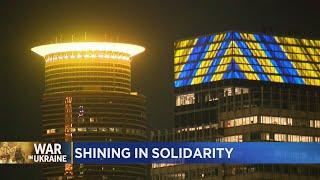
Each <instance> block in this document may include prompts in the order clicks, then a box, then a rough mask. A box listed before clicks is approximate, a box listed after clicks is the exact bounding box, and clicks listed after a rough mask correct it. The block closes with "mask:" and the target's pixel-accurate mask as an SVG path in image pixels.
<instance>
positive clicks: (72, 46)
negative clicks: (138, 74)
mask: <svg viewBox="0 0 320 180" xmlns="http://www.w3.org/2000/svg"><path fill="white" fill-rule="evenodd" d="M144 50H145V49H144V47H142V46H137V45H134V44H124V43H113V42H71V43H57V44H46V45H41V46H37V47H34V48H32V49H31V51H33V52H35V53H37V54H39V55H40V56H43V57H44V56H46V55H49V54H54V53H63V52H74V51H106V52H120V53H126V54H129V56H130V57H132V56H135V55H137V54H139V53H142V52H143V51H144Z"/></svg>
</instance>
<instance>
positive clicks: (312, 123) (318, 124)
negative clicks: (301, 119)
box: [310, 120, 320, 128]
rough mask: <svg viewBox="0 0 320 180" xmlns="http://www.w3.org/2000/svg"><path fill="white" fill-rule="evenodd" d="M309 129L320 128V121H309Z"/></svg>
mask: <svg viewBox="0 0 320 180" xmlns="http://www.w3.org/2000/svg"><path fill="white" fill-rule="evenodd" d="M310 127H314V128H320V120H310Z"/></svg>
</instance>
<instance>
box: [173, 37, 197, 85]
mask: <svg viewBox="0 0 320 180" xmlns="http://www.w3.org/2000/svg"><path fill="white" fill-rule="evenodd" d="M197 41H198V38H195V39H194V42H193V47H192V48H190V49H189V50H188V52H187V54H188V55H187V56H183V58H182V61H180V62H181V63H183V64H180V65H175V72H177V73H176V75H175V80H176V79H178V78H179V76H180V73H181V71H182V70H183V67H184V65H185V64H186V62H187V60H188V59H189V57H190V54H191V52H192V50H193V48H194V46H195V45H196V43H197Z"/></svg>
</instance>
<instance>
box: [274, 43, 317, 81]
mask: <svg viewBox="0 0 320 180" xmlns="http://www.w3.org/2000/svg"><path fill="white" fill-rule="evenodd" d="M286 39H287V38H286ZM275 40H276V41H277V43H278V44H279V46H280V48H281V50H282V51H283V52H284V53H285V55H286V56H287V57H288V59H289V60H298V59H295V58H294V57H293V56H292V53H287V52H288V51H289V50H288V47H289V46H287V45H281V44H282V43H285V42H282V41H281V40H280V39H279V38H278V37H275ZM287 40H289V41H290V43H291V44H293V45H298V44H297V43H296V42H294V40H293V38H289V39H287ZM294 50H295V53H303V51H302V49H301V47H296V48H295V49H294ZM289 52H290V51H289ZM300 55H302V56H303V57H304V58H302V59H305V58H306V57H305V55H304V54H300ZM302 59H301V60H302ZM299 60H300V59H299ZM290 62H291V64H292V66H293V68H294V69H296V70H297V72H298V74H299V76H300V78H301V79H302V80H303V81H304V82H305V78H303V77H301V76H307V74H306V72H305V71H303V70H302V69H300V68H299V67H297V64H296V63H295V61H290ZM304 65H305V66H307V67H306V68H312V67H309V66H310V63H307V62H306V63H304ZM304 69H305V68H304Z"/></svg>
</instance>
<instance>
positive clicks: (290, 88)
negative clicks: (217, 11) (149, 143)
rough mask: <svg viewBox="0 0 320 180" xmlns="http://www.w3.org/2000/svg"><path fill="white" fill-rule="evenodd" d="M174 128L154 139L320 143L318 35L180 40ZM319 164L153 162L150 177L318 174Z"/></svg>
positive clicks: (176, 56) (239, 35)
mask: <svg viewBox="0 0 320 180" xmlns="http://www.w3.org/2000/svg"><path fill="white" fill-rule="evenodd" d="M174 77H175V78H174V79H175V81H174V87H175V96H176V106H175V119H174V120H175V122H174V125H175V128H174V129H171V130H164V131H154V132H153V135H152V140H153V141H213V142H245V141H246V142H247V141H268V142H320V88H319V87H320V40H309V39H302V38H292V37H281V36H271V35H265V34H253V33H242V32H224V33H218V34H209V35H204V36H199V37H195V38H188V39H183V40H179V41H177V42H176V43H175V54H174ZM319 176H320V166H319V165H254V164H252V165H211V164H210V165H185V164H154V165H153V166H152V179H154V180H162V179H192V180H193V179H230V180H231V179H319Z"/></svg>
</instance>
